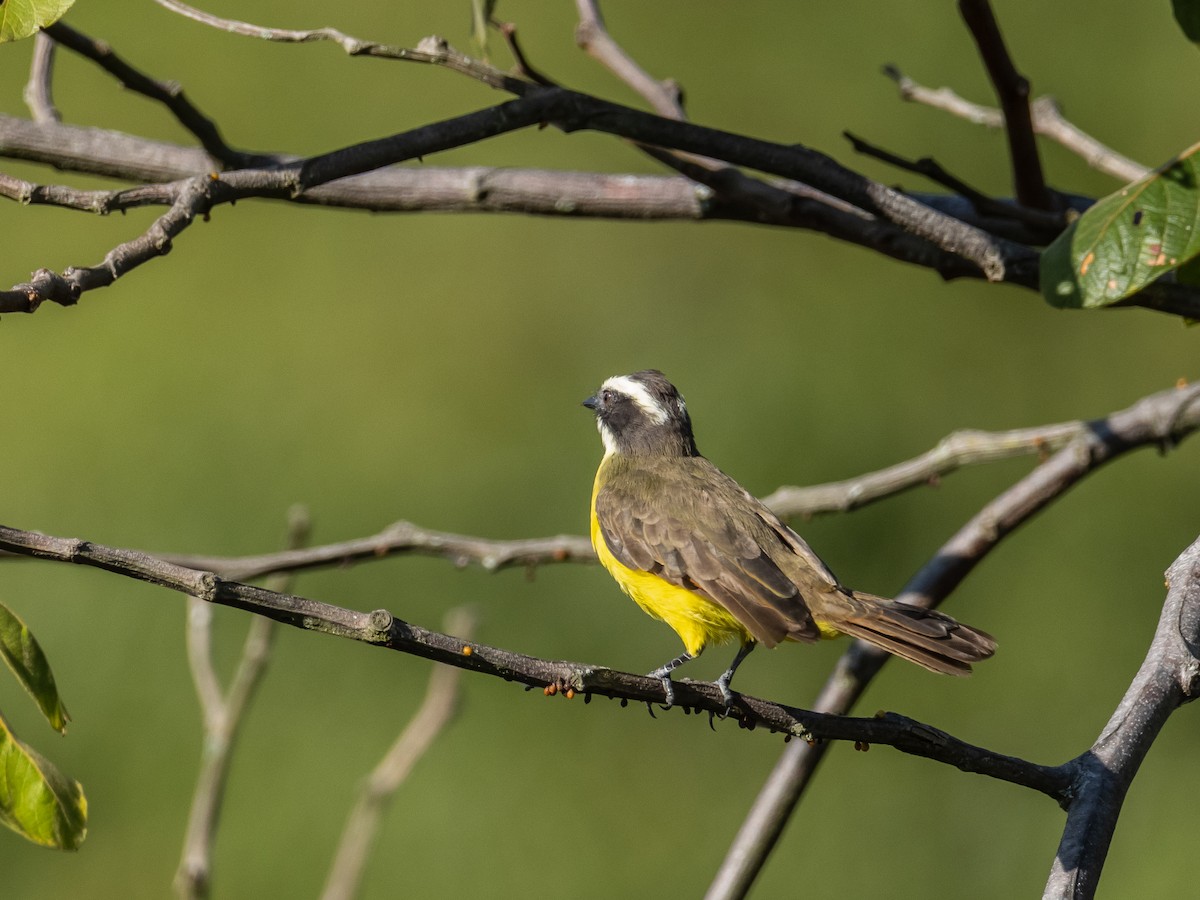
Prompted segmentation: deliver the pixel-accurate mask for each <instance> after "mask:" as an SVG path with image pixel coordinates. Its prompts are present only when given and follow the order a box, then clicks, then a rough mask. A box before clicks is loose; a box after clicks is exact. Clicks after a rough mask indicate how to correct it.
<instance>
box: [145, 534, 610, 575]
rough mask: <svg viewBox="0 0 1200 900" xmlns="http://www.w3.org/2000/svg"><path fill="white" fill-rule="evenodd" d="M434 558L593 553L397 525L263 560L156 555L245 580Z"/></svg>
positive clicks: (587, 559)
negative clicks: (389, 560) (409, 558)
mask: <svg viewBox="0 0 1200 900" xmlns="http://www.w3.org/2000/svg"><path fill="white" fill-rule="evenodd" d="M409 554H413V555H418V556H438V557H442V558H444V559H449V560H450V561H451V562H453V563H454V564H455V565H456V566H465V565H467V564H468V563H477V564H479V565H481V566H483V567H484V568H485V569H487V570H489V571H493V572H495V571H499V570H500V569H507V568H512V567H519V566H534V565H543V564H546V563H552V562H575V563H580V562H583V563H591V562H595V561H596V554H595V551H593V550H592V545H591V542H590V541H589V540H588V539H587V538H586V537H576V536H574V535H558V536H557V537H550V538H531V539H528V540H512V541H504V540H500V541H497V540H490V539H488V538H481V537H472V536H470V535H463V534H450V533H449V532H445V531H433V530H431V529H428V528H421V527H420V526H417V525H414V524H412V523H411V522H396V523H395V524H393V525H389V526H388V527H387V528H385V529H384V530H383V531H381V532H379V534H375V535H372V536H370V537H365V538H356V539H354V540H350V541H342V542H340V543H336V544H325V545H323V546H320V547H310V548H307V549H304V550H291V551H287V552H283V553H266V554H263V555H261V556H241V557H221V556H190V555H180V554H165V555H164V554H159V558H160V559H164V560H167V561H169V562H172V563H174V564H176V565H179V566H185V567H187V568H189V569H211V570H213V571H214V572H219V573H220V574H221V575H222V576H223V577H226V578H236V579H238V580H239V581H248V580H250V579H252V578H259V577H261V576H263V575H267V574H270V573H273V572H296V571H302V570H304V569H318V568H325V567H329V566H347V565H350V564H352V563H355V562H365V561H369V560H372V559H383V558H384V557H387V556H399V555H409Z"/></svg>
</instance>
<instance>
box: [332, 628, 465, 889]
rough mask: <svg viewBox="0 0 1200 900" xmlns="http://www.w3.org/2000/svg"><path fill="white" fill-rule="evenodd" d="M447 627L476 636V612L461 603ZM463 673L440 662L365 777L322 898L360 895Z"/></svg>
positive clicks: (446, 719)
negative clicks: (382, 835)
mask: <svg viewBox="0 0 1200 900" xmlns="http://www.w3.org/2000/svg"><path fill="white" fill-rule="evenodd" d="M444 627H445V629H446V631H448V632H450V633H451V634H456V635H458V636H459V637H461V638H463V639H465V640H470V638H471V636H472V632H473V631H474V628H475V617H474V615H472V614H471V613H470V612H468V611H467V610H465V609H463V608H462V607H458V608H455V609H452V610H450V612H449V613H447V614H446V622H445V625H444ZM461 672H462V670H461V669H456V668H454V667H453V666H434V668H433V671H432V672H431V673H430V675H429V687H428V688H427V689H426V692H425V700H424V701H423V702H422V703H421V707H420V709H418V710H417V712H416V714H415V715H414V716H413V717H412V720H411V721H410V722H409V723H408V726H407V727H406V728H405V729H404V731H403V732H401V734H400V736H399V737H398V738H397V739H396V742H395V743H394V744H392V746H391V749H390V750H388V752H387V753H386V754H385V755H384V757H383V759H381V760H380V761H379V764H378V765H376V766H375V768H374V770H373V771H372V772H371V774H370V775H369V776H368V777H367V779H366V781H364V782H363V785H362V788H361V790H360V792H359V796H358V800H357V801H356V802H355V804H354V808H353V809H352V810H351V812H350V817H349V819H348V820H347V822H346V827H345V828H344V829H343V831H342V839H341V843H340V844H339V845H338V850H337V854H336V855H335V857H334V861H333V867H332V868H331V869H330V871H329V878H328V880H327V881H326V882H325V890H324V891H323V892H322V894H321V897H322V900H351V898H352V897H356V896H357V895H358V891H359V884H360V882H361V881H362V872H363V868H364V867H365V866H366V862H367V858H368V855H369V854H370V852H371V846H372V844H373V843H374V841H375V835H376V833H377V832H378V830H379V823H380V821H381V820H382V818H383V814H384V812H385V811H386V810H387V806H388V804H389V802H390V801H391V798H392V795H393V794H395V793H396V790H397V789H398V788H399V787H400V786H401V785H402V784H403V783H404V782H405V781H406V780H407V778H408V776H409V773H411V772H412V770H413V767H414V766H416V764H417V762H418V761H419V760H420V759H421V757H423V756H424V755H425V754H426V753H427V752H428V751H429V748H430V747H432V746H433V742H434V740H436V739H437V737H438V735H439V734H441V732H442V731H443V730H444V729H445V728H446V726H447V725H449V724H450V722H451V720H452V719H453V718H454V713H455V711H456V709H457V707H458V694H459V681H460V679H459V675H460V674H461Z"/></svg>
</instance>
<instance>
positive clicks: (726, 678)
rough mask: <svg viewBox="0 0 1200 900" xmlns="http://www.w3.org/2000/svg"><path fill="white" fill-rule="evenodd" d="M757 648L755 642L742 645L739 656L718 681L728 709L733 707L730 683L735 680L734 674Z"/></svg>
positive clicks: (717, 683)
mask: <svg viewBox="0 0 1200 900" xmlns="http://www.w3.org/2000/svg"><path fill="white" fill-rule="evenodd" d="M756 646H758V645H757V644H756V643H755V642H754V641H746V643H744V644H742V646H741V648H740V649H739V650H738V652H737V656H735V657H734V658H733V662H731V663H730V664H729V668H728V669H726V670H725V673H724V674H723V675H722V676H721V677H720V678H718V679H717V681H716V685H717V687H719V688H720V689H721V696H722V697H724V698H725V707H726V708H729V707H731V706H733V691H732V690H730V689H729V682H731V681H732V680H733V673H734V672H736V671H737V667H738V666H740V665H741V664H742V660H744V659H745V658H746V657H747V656H749V655H750V651H751V650H753V649H754V648H755V647H756Z"/></svg>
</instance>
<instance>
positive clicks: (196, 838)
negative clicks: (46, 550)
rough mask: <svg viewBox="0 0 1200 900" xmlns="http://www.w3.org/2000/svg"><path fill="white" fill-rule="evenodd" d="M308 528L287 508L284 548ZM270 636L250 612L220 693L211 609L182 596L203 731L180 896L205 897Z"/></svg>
mask: <svg viewBox="0 0 1200 900" xmlns="http://www.w3.org/2000/svg"><path fill="white" fill-rule="evenodd" d="M309 531H310V522H309V519H308V512H307V511H306V510H304V509H303V508H301V507H296V508H294V509H292V510H291V511H290V512H289V514H288V539H287V543H288V546H289V547H290V548H292V549H296V548H299V547H300V546H302V545H303V544H304V542H305V541H306V540H307V539H308V533H309ZM291 581H292V575H291V573H283V574H280V575H276V576H275V577H274V578H272V579H271V581H270V582H269V584H268V588H269V589H270V590H273V591H286V590H287V589H288V587H289V586H290V583H291ZM274 635H275V622H274V621H273V620H272V619H268V618H266V617H263V616H254V617H253V618H252V619H251V620H250V627H249V629H248V630H247V632H246V640H245V643H244V644H243V646H242V655H241V658H240V659H239V660H238V664H237V669H236V670H235V672H234V676H233V680H232V681H231V683H230V686H229V692H228V693H223V692H222V690H221V684H220V680H219V679H218V677H217V673H216V667H215V666H214V664H213V653H212V607H211V606H210V605H209V604H207V603H204V602H203V601H202V600H199V599H197V598H196V597H191V596H189V597H188V600H187V649H188V664H189V666H190V667H191V671H192V680H193V682H195V685H196V694H197V699H199V701H200V710H201V719H202V722H203V732H204V734H203V740H202V741H201V744H200V746H201V752H200V771H199V774H198V775H197V778H196V790H195V792H194V793H193V795H192V806H191V811H190V813H189V814H188V827H187V834H186V836H185V837H184V841H183V855H182V857H181V858H180V860H179V868H178V869H177V870H176V872H175V890H176V893H178V894H179V896H181V897H187V898H198V897H207V896H209V892H210V888H211V885H212V847H213V841H214V839H215V837H216V832H217V822H218V820H219V818H220V813H221V802H222V800H223V798H224V796H225V785H226V783H227V781H228V778H229V765H230V762H231V760H232V758H233V749H234V745H235V744H236V742H237V736H238V732H239V730H240V728H241V725H242V722H243V720H244V717H245V713H246V710H247V709H248V707H249V705H250V700H251V699H252V698H253V697H254V694H255V691H256V690H257V688H258V685H259V682H260V681H261V680H262V677H263V675H264V674H265V672H266V667H267V663H268V661H269V660H270V655H271V644H272V641H273V638H274Z"/></svg>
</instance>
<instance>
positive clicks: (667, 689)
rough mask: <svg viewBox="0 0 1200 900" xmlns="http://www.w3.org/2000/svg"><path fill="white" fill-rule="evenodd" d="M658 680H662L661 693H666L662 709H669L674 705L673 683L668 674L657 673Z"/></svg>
mask: <svg viewBox="0 0 1200 900" xmlns="http://www.w3.org/2000/svg"><path fill="white" fill-rule="evenodd" d="M658 680H659V681H660V682H662V686H663V693H664V694H666V695H667V696H666V702H665V703H664V704H663V709H670V708H671V707H672V706H674V705H675V685H674V684H673V683H672V682H671V676H670V675H659V676H658Z"/></svg>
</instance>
